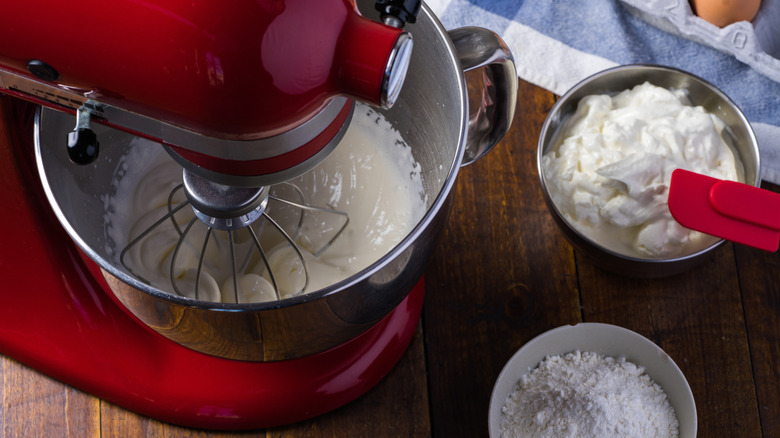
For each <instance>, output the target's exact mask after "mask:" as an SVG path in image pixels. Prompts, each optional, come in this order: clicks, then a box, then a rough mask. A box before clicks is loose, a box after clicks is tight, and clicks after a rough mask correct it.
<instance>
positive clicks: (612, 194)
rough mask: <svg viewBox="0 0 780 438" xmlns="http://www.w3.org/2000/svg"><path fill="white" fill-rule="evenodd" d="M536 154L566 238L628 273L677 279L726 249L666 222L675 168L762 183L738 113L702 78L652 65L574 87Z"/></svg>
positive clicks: (602, 74) (719, 242) (553, 117)
mask: <svg viewBox="0 0 780 438" xmlns="http://www.w3.org/2000/svg"><path fill="white" fill-rule="evenodd" d="M537 155H538V156H537V165H538V169H539V175H540V180H541V183H542V191H543V194H544V198H545V202H546V203H547V206H548V208H549V210H550V212H551V214H552V215H553V217H554V219H555V221H556V222H557V224H558V225H559V226H560V228H561V230H562V231H563V233H564V235H565V236H566V237H567V238H568V239H569V241H570V242H571V243H572V244H573V245H574V246H575V247H576V248H578V249H579V250H580V251H582V252H583V253H584V254H585V255H587V256H588V258H589V259H591V260H592V261H593V262H594V263H596V264H597V265H599V266H601V267H602V268H605V269H607V270H609V271H613V272H617V273H620V274H623V275H628V276H632V277H663V276H667V275H673V274H677V273H680V272H682V271H685V270H687V269H689V268H690V267H692V266H694V265H696V264H697V263H699V262H700V261H701V260H702V259H703V258H704V257H705V255H706V254H707V253H709V252H710V251H712V250H714V249H715V248H717V247H718V246H720V245H722V244H723V243H724V241H723V240H722V239H719V238H717V237H714V236H709V235H706V234H703V233H700V232H698V231H694V230H690V229H687V228H685V227H683V226H682V225H680V224H678V223H677V222H676V221H675V220H674V219H673V218H672V216H671V213H670V212H669V208H668V205H667V200H668V192H669V185H670V180H671V174H672V172H673V171H674V170H675V169H678V168H682V169H686V170H689V171H693V172H697V173H702V174H705V175H708V176H711V177H714V178H718V179H727V180H734V181H739V182H744V183H747V184H751V185H754V186H757V185H758V184H759V183H760V181H761V179H760V175H759V174H760V165H759V153H758V144H757V142H756V138H755V135H754V134H753V131H752V129H751V127H750V125H749V123H748V121H747V119H746V118H745V116H744V115H743V114H742V112H741V111H740V109H739V108H738V107H737V106H736V105H735V104H734V103H733V102H732V101H731V100H730V99H729V98H728V97H727V96H726V95H725V94H723V93H722V92H721V91H720V90H718V89H717V88H716V87H715V86H713V85H712V84H710V83H708V82H707V81H705V80H704V79H701V78H698V77H696V76H694V75H691V74H689V73H687V72H684V71H681V70H678V69H674V68H670V67H664V66H658V65H625V66H620V67H616V68H613V69H609V70H605V71H603V72H600V73H597V74H595V75H593V76H591V77H589V78H587V79H585V80H583V81H582V82H580V83H579V84H577V85H576V86H574V87H573V88H572V89H571V90H569V91H568V92H567V93H566V94H565V95H564V96H562V98H561V99H560V100H558V102H557V103H556V104H555V106H554V107H553V108H552V110H551V111H550V114H549V115H548V117H547V120H546V121H545V124H544V126H543V128H542V133H541V135H540V139H539V145H538V151H537Z"/></svg>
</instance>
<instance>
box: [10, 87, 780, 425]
mask: <svg viewBox="0 0 780 438" xmlns="http://www.w3.org/2000/svg"><path fill="white" fill-rule="evenodd" d="M554 102H555V96H554V95H553V94H551V93H549V92H547V91H545V90H543V89H541V88H538V87H535V86H533V85H530V84H528V83H525V82H522V81H521V83H520V90H519V100H518V110H517V116H516V118H515V120H514V124H513V126H512V130H511V132H510V133H509V134H508V136H507V137H506V138H505V139H504V140H503V141H502V142H501V143H500V144H499V145H498V146H497V147H496V148H495V149H494V150H493V151H492V152H491V153H489V154H488V155H487V156H486V157H484V158H483V159H481V160H480V161H478V162H477V163H475V164H473V165H471V166H469V167H466V168H464V169H462V171H461V173H460V175H459V176H458V180H457V185H456V187H455V190H454V193H453V195H454V205H453V211H452V215H451V217H450V220H449V223H448V226H447V228H446V229H445V231H444V233H443V238H442V240H441V242H440V244H439V246H438V248H437V251H436V252H435V255H434V256H433V258H432V260H431V261H430V265H429V267H428V269H427V274H426V298H425V307H424V311H423V317H422V320H421V322H420V324H419V328H418V330H417V333H416V335H415V337H414V339H413V340H412V343H411V346H410V347H409V349H408V351H406V353H405V355H404V357H403V358H402V359H401V361H400V362H399V363H398V365H397V366H396V367H395V368H394V369H393V371H392V372H391V373H390V374H389V375H388V376H387V377H386V378H385V379H384V380H383V381H382V382H380V383H379V384H378V385H377V386H376V387H375V388H373V389H372V390H371V391H369V392H368V393H367V394H365V395H364V396H362V397H361V398H359V399H358V400H356V401H354V402H352V403H350V404H348V405H346V406H344V407H342V408H340V409H338V410H336V411H334V412H331V413H328V414H325V415H323V416H321V417H318V418H315V419H312V420H309V421H305V422H302V423H299V424H294V425H291V426H286V427H280V428H274V429H271V430H266V431H254V432H248V433H246V434H245V435H247V436H274V437H281V436H284V437H320V436H327V437H342V436H343V437H347V436H348V437H384V436H387V437H402V436H414V437H425V436H435V437H483V436H487V410H488V403H489V400H490V394H491V390H492V386H493V383H494V381H495V379H496V378H497V376H498V374H499V372H500V371H501V368H502V367H503V365H504V363H505V362H506V360H507V359H509V357H510V356H511V355H512V354H513V353H514V352H515V351H516V350H517V349H518V348H520V347H521V346H522V345H523V344H524V343H526V342H527V341H529V340H530V339H532V338H533V337H535V336H536V335H539V334H540V333H542V332H544V331H547V330H549V329H552V328H555V327H558V326H561V325H564V324H571V323H576V322H580V321H589V322H604V323H610V324H616V325H620V326H623V327H626V328H628V329H631V330H634V331H636V332H638V333H640V334H642V335H644V336H646V337H648V338H649V339H651V340H652V341H654V342H656V343H657V344H658V345H659V346H661V347H662V348H663V349H664V350H665V351H666V352H667V353H668V354H669V355H670V356H671V357H672V358H673V359H674V360H675V362H676V363H677V364H678V366H679V367H680V368H681V370H682V371H683V373H684V374H685V376H686V377H687V378H688V382H689V383H690V386H691V388H692V389H693V393H694V397H695V399H696V405H697V408H698V415H699V436H702V437H731V436H739V437H756V436H767V437H768V436H780V318H779V317H778V314H780V257H779V256H778V255H777V254H772V253H766V252H761V251H759V250H754V249H750V248H747V247H742V246H737V245H732V244H728V245H726V246H723V247H722V248H721V249H719V250H718V251H717V252H715V253H714V254H713V255H712V257H711V258H710V259H709V260H707V261H706V262H705V263H704V264H703V265H701V266H699V267H697V268H695V269H693V270H691V271H689V272H687V273H684V274H681V275H677V276H674V277H671V278H664V279H657V280H637V279H631V278H624V277H621V276H617V275H613V274H610V273H608V272H605V271H603V270H601V269H599V268H597V267H595V266H593V265H592V264H591V263H590V262H589V261H588V260H584V259H583V258H582V257H581V256H580V255H579V254H578V253H577V252H576V251H574V250H573V249H572V247H571V246H570V245H569V244H568V242H567V241H566V240H565V239H564V238H563V237H562V235H561V234H560V232H559V231H558V229H557V228H556V226H555V224H554V223H553V221H552V218H551V217H550V215H549V214H548V212H547V210H546V208H545V206H544V202H543V200H542V195H541V191H540V186H539V182H538V173H537V171H536V161H535V160H536V155H535V154H536V142H537V138H538V136H539V132H540V130H541V127H542V123H543V122H544V118H545V116H546V115H547V113H548V111H549V110H550V108H551V107H552V105H553V103H554ZM770 188H772V189H773V190H775V191H777V190H778V188H777V187H774V186H772V187H770ZM1 323H2V322H1V321H0V324H1ZM0 398H2V405H0V425H1V426H2V427H0V436H7V437H12V436H46V437H55V436H66V435H67V436H74V437H91V436H141V435H145V436H233V435H235V434H231V433H224V434H223V433H214V432H207V431H201V430H192V429H186V428H181V427H177V426H172V425H169V424H164V423H160V422H158V421H156V420H152V419H149V418H146V417H142V416H139V415H137V414H135V413H132V412H129V411H127V410H124V409H122V408H119V407H117V406H114V405H112V404H110V403H108V402H105V401H102V400H100V399H98V398H95V397H93V396H91V395H89V394H86V393H84V392H81V391H79V390H77V389H74V388H72V387H69V386H67V385H64V384H62V383H59V382H57V381H54V380H52V379H50V378H48V377H46V376H44V375H42V374H40V373H39V372H37V371H35V370H32V369H30V368H28V367H26V366H24V365H22V364H20V363H18V362H16V361H14V360H12V359H9V358H6V357H0Z"/></svg>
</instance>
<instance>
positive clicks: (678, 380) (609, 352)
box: [488, 323, 697, 438]
mask: <svg viewBox="0 0 780 438" xmlns="http://www.w3.org/2000/svg"><path fill="white" fill-rule="evenodd" d="M577 350H579V351H582V352H585V351H590V352H594V353H598V354H601V355H605V356H612V357H620V356H625V358H626V360H627V361H629V362H632V363H634V364H636V365H639V366H643V367H644V368H645V372H646V373H647V375H648V376H650V378H651V379H652V380H653V381H654V382H655V383H657V384H658V385H659V386H660V387H661V388H662V389H663V390H664V392H665V393H666V395H667V397H668V399H669V402H670V404H671V405H672V407H673V408H674V411H675V413H676V414H677V421H678V422H679V423H680V429H679V430H680V435H679V436H680V438H693V437H695V436H696V428H697V418H696V403H695V402H694V400H693V393H692V392H691V387H690V386H689V385H688V381H687V380H686V379H685V376H684V375H683V373H682V372H681V371H680V368H678V367H677V365H676V364H675V363H674V361H673V360H672V358H671V357H669V355H667V354H666V353H664V351H663V350H661V348H660V347H658V346H657V345H655V344H654V343H653V342H651V341H650V340H649V339H647V338H645V337H644V336H642V335H639V334H638V333H635V332H633V331H631V330H628V329H625V328H622V327H618V326H614V325H610V324H600V323H580V324H576V325H567V326H563V327H558V328H556V329H553V330H550V331H548V332H546V333H542V334H541V335H539V336H537V337H535V338H534V339H532V340H531V341H529V342H528V343H527V344H525V345H524V346H523V347H522V348H520V350H518V351H517V353H515V354H514V355H513V356H512V358H511V359H509V362H507V364H506V365H505V366H504V369H503V370H502V371H501V374H499V376H498V380H496V384H495V386H494V387H493V395H492V397H491V398H490V410H489V414H488V427H489V429H490V437H491V438H499V437H500V436H501V409H502V408H503V406H504V403H505V402H506V399H507V397H508V396H509V394H511V393H512V392H513V391H514V389H515V385H516V384H517V382H518V381H519V380H520V377H522V376H523V375H525V374H527V373H528V372H529V371H531V370H533V369H534V368H536V366H537V365H539V362H541V361H542V360H544V358H545V357H547V356H556V355H563V354H566V353H570V352H573V351H577Z"/></svg>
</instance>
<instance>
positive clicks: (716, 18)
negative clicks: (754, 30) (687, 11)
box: [691, 0, 761, 27]
mask: <svg viewBox="0 0 780 438" xmlns="http://www.w3.org/2000/svg"><path fill="white" fill-rule="evenodd" d="M760 6H761V0H691V7H692V8H693V13H694V14H696V15H698V16H699V17H700V18H702V19H704V20H706V21H708V22H710V23H712V24H714V25H716V26H718V27H725V26H728V25H729V24H731V23H735V22H737V21H751V20H752V19H753V18H755V16H756V14H757V13H758V8H759V7H760Z"/></svg>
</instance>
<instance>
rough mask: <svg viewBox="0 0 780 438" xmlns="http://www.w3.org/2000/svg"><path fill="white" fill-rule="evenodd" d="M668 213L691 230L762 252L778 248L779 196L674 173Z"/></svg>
mask: <svg viewBox="0 0 780 438" xmlns="http://www.w3.org/2000/svg"><path fill="white" fill-rule="evenodd" d="M669 211H671V213H672V216H673V217H674V219H675V220H676V221H677V222H679V223H680V225H682V226H684V227H687V228H690V229H692V230H697V231H701V232H702V233H707V234H711V235H713V236H717V237H720V238H723V239H726V240H730V241H732V242H736V243H741V244H743V245H748V246H752V247H754V248H759V249H763V250H765V251H773V252H774V251H777V248H778V246H779V245H780V194H777V193H774V192H770V191H768V190H762V189H759V188H758V187H753V186H750V185H747V184H742V183H738V182H734V181H725V180H720V179H717V178H712V177H709V176H706V175H702V174H699V173H695V172H689V171H687V170H683V169H676V170H675V171H674V172H672V182H671V185H670V187H669Z"/></svg>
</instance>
